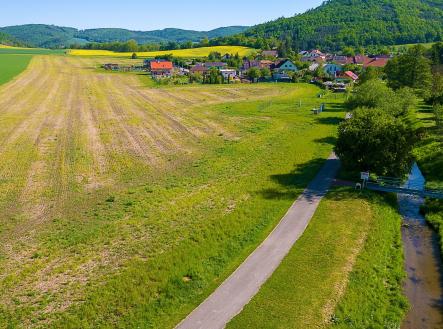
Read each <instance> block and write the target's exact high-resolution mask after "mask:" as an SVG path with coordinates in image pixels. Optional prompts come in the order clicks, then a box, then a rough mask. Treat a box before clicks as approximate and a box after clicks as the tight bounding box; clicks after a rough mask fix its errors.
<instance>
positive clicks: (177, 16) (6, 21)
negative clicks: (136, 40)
mask: <svg viewBox="0 0 443 329" xmlns="http://www.w3.org/2000/svg"><path fill="white" fill-rule="evenodd" d="M2 2H3V3H2V5H1V10H0V26H9V25H21V24H30V23H33V24H54V25H60V26H69V27H76V28H78V29H87V28H98V27H119V28H127V29H132V30H140V31H148V30H156V29H163V28H166V27H176V28H183V29H192V30H199V31H207V30H211V29H213V28H217V27H221V26H231V25H254V24H258V23H264V22H267V21H270V20H272V19H275V18H278V17H282V16H285V17H289V16H293V15H294V14H296V13H301V12H304V11H306V10H307V9H310V8H314V7H316V6H318V5H320V4H321V2H322V0H274V1H268V0H267V1H265V0H222V1H210V0H209V1H208V0H205V1H203V0H130V1H128V0H126V1H125V0H64V1H63V0H12V1H11V0H5V1H2Z"/></svg>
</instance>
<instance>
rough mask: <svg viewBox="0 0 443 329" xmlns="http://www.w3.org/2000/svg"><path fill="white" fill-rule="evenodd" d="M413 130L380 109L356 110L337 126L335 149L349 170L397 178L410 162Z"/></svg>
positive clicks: (407, 167) (413, 138) (406, 170)
mask: <svg viewBox="0 0 443 329" xmlns="http://www.w3.org/2000/svg"><path fill="white" fill-rule="evenodd" d="M414 143H415V134H414V131H413V129H412V128H411V127H410V126H409V125H408V124H406V123H405V122H403V121H402V120H398V119H396V118H395V117H393V116H392V115H390V114H389V113H387V112H386V111H384V110H381V109H367V108H362V109H357V110H355V111H354V112H353V116H352V118H351V119H349V120H347V121H344V122H343V123H342V124H341V125H340V127H339V138H338V141H337V145H336V147H335V152H336V153H337V155H338V156H339V157H340V159H341V161H342V163H343V166H344V167H345V169H347V170H349V171H351V172H352V171H354V172H358V171H370V172H373V173H376V174H378V175H388V176H396V177H400V176H402V175H403V174H405V173H407V172H408V171H409V169H410V166H411V163H412V159H413V156H412V150H413V145H414Z"/></svg>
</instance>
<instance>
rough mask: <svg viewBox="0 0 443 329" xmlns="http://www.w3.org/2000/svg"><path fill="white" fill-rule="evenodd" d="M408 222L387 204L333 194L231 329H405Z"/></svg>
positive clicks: (343, 192) (373, 198)
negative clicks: (403, 237) (404, 231)
mask: <svg viewBox="0 0 443 329" xmlns="http://www.w3.org/2000/svg"><path fill="white" fill-rule="evenodd" d="M400 222H401V221H400V216H399V215H398V214H397V212H396V208H395V205H394V204H390V203H388V202H386V200H384V199H383V198H381V197H377V196H375V195H360V196H359V195H358V194H356V193H355V192H354V191H352V190H347V189H336V190H333V191H332V192H330V193H329V194H328V195H327V196H326V198H325V199H324V200H323V201H322V203H321V204H320V207H319V209H318V210H317V212H316V214H315V216H314V218H313V219H312V221H311V224H310V225H309V227H308V229H307V230H306V232H305V234H304V235H303V236H302V237H301V238H300V240H299V241H297V243H296V244H295V246H294V247H293V249H292V250H291V252H290V253H289V255H288V256H287V257H286V258H285V260H284V261H283V263H282V264H281V265H280V267H279V268H278V269H277V271H276V272H275V273H274V274H273V276H272V277H271V279H270V280H269V281H268V282H267V283H266V284H265V285H264V286H263V287H262V289H261V290H260V292H259V293H258V295H257V296H256V297H255V298H253V300H252V301H251V302H250V303H249V304H248V305H247V306H246V307H245V309H244V310H243V312H242V313H240V314H239V315H238V316H237V317H236V318H234V320H233V321H232V322H231V323H230V324H229V326H228V328H239V329H240V328H242V329H243V328H251V329H252V328H270V329H271V328H272V329H274V328H282V329H289V328H300V329H304V328H306V329H310V328H312V329H314V328H328V327H331V326H332V325H333V324H334V327H338V328H370V327H371V325H372V326H373V327H374V328H378V327H380V328H397V327H398V325H399V323H400V322H401V319H402V315H403V312H404V311H405V305H406V304H405V303H404V297H402V294H401V281H402V278H403V258H402V248H401V241H400ZM343 296H344V297H343ZM342 297H343V298H342ZM402 302H403V304H402ZM337 303H338V308H337ZM336 308H337V310H336Z"/></svg>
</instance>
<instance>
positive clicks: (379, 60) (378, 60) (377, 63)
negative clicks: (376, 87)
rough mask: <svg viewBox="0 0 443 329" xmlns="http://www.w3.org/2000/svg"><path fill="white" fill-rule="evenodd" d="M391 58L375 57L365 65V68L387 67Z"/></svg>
mask: <svg viewBox="0 0 443 329" xmlns="http://www.w3.org/2000/svg"><path fill="white" fill-rule="evenodd" d="M390 59H391V58H390V57H374V58H371V60H370V61H369V62H367V63H365V64H364V65H363V67H364V68H367V67H380V68H382V67H385V66H386V64H388V62H389V60H390Z"/></svg>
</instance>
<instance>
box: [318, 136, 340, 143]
mask: <svg viewBox="0 0 443 329" xmlns="http://www.w3.org/2000/svg"><path fill="white" fill-rule="evenodd" d="M314 142H316V143H318V144H329V145H335V144H337V137H333V136H329V137H324V138H318V139H316V140H314Z"/></svg>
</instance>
